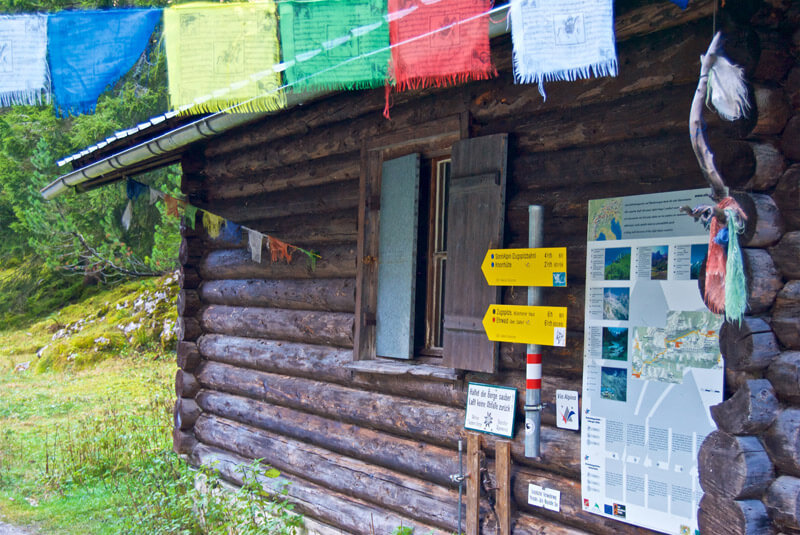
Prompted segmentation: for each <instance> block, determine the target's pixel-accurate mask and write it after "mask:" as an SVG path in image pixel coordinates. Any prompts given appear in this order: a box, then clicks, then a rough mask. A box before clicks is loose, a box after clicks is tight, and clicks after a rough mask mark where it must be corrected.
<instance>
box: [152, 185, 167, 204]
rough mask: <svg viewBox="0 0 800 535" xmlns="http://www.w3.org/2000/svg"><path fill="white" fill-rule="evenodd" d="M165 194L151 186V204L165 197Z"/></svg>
mask: <svg viewBox="0 0 800 535" xmlns="http://www.w3.org/2000/svg"><path fill="white" fill-rule="evenodd" d="M163 198H164V194H163V193H161V192H160V191H158V190H157V189H155V188H150V205H151V206H152V205H154V204H155V203H157V202H158V199H163Z"/></svg>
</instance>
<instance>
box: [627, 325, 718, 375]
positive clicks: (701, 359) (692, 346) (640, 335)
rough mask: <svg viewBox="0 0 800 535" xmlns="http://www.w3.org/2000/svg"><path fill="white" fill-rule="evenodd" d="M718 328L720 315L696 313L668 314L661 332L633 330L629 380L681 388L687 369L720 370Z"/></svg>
mask: <svg viewBox="0 0 800 535" xmlns="http://www.w3.org/2000/svg"><path fill="white" fill-rule="evenodd" d="M720 324H721V317H720V316H719V315H717V314H714V313H713V312H711V311H708V310H697V311H688V312H687V311H669V312H667V325H666V327H664V328H657V327H635V328H634V329H633V342H632V347H631V376H632V377H635V378H637V379H645V380H648V381H663V382H667V383H678V384H680V383H682V382H683V375H684V372H686V371H687V370H688V369H689V368H704V369H714V368H722V361H721V356H720V351H719V328H720Z"/></svg>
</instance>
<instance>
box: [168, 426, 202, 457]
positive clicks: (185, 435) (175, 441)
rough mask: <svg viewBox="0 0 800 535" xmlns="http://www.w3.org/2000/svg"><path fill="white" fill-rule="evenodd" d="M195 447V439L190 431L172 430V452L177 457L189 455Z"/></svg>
mask: <svg viewBox="0 0 800 535" xmlns="http://www.w3.org/2000/svg"><path fill="white" fill-rule="evenodd" d="M195 446H197V439H196V438H195V436H194V433H192V432H191V431H188V432H187V431H181V430H180V429H173V430H172V451H174V452H175V453H177V454H178V455H185V454H191V453H192V450H193V449H194V447H195Z"/></svg>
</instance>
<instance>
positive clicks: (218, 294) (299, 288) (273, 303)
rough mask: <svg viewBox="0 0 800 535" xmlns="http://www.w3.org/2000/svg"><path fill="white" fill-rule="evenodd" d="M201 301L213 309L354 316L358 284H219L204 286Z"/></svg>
mask: <svg viewBox="0 0 800 535" xmlns="http://www.w3.org/2000/svg"><path fill="white" fill-rule="evenodd" d="M200 298H201V299H202V300H203V301H204V302H206V303H208V304H210V305H229V306H247V307H272V308H288V309H297V310H320V311H325V312H353V310H354V309H355V281H354V280H353V279H352V278H346V279H309V280H305V279H301V280H277V279H272V280H266V279H245V280H217V281H208V282H206V283H204V284H203V286H202V287H201V288H200Z"/></svg>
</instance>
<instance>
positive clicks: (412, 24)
mask: <svg viewBox="0 0 800 535" xmlns="http://www.w3.org/2000/svg"><path fill="white" fill-rule="evenodd" d="M490 9H491V1H490V0H438V1H433V2H432V1H431V0H389V21H390V22H389V39H390V41H391V44H392V45H393V48H392V66H393V68H394V78H395V81H396V83H397V85H396V88H397V90H398V91H402V90H405V89H418V88H422V87H431V86H437V87H439V86H442V85H447V84H455V83H459V82H467V81H469V80H486V79H489V78H491V77H493V76H497V71H496V70H495V68H494V66H493V65H492V56H491V53H490V51H489V16H488V14H486V13H487V12H488V11H489V10H490ZM482 13H483V14H484V15H483V16H481V14H482ZM460 21H465V22H460ZM404 41H408V42H405V43H404ZM399 43H403V44H399ZM394 45H398V46H394Z"/></svg>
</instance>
